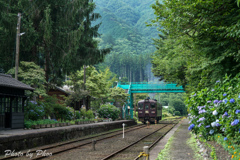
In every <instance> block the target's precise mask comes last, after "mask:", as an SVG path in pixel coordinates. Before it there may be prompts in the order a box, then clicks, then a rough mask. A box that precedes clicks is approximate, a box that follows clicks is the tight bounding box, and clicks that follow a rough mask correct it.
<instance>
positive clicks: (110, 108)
mask: <svg viewBox="0 0 240 160" xmlns="http://www.w3.org/2000/svg"><path fill="white" fill-rule="evenodd" d="M97 112H98V115H99V117H101V118H111V119H112V120H115V119H117V118H118V117H119V114H120V109H119V108H117V107H115V106H114V105H111V104H105V105H101V107H100V109H99V110H98V111H97Z"/></svg>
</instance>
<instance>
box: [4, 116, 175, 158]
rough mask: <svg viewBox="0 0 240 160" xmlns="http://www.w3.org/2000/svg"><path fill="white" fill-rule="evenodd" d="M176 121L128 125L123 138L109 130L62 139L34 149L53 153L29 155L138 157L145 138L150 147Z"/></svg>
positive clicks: (33, 151) (44, 156) (118, 133)
mask: <svg viewBox="0 0 240 160" xmlns="http://www.w3.org/2000/svg"><path fill="white" fill-rule="evenodd" d="M177 121H179V120H178V119H176V120H175V121H166V123H163V124H161V122H160V124H158V125H151V127H150V128H148V129H147V127H146V125H140V126H136V127H132V128H128V129H126V130H125V136H126V137H125V139H123V138H122V131H112V132H110V133H104V134H100V135H97V136H91V137H87V138H82V139H78V140H73V141H70V142H64V143H61V144H57V145H48V146H45V147H41V148H38V149H37V150H42V151H47V153H51V155H52V156H46V155H43V156H38V157H36V155H35V156H33V158H31V159H44V158H47V159H58V160H61V159H80V160H81V159H83V160H94V159H98V160H99V159H102V160H107V159H119V160H122V159H131V160H132V159H135V160H137V157H136V156H137V155H138V154H139V153H140V152H141V151H142V147H143V146H146V144H145V143H146V142H147V143H148V144H147V145H148V146H149V147H150V148H151V147H152V146H154V145H155V144H156V143H157V142H158V141H159V140H160V139H162V137H163V136H164V135H165V134H167V133H168V132H169V131H170V130H171V129H172V128H173V127H174V126H175V125H176V124H177ZM92 140H96V142H97V144H96V147H97V149H96V150H93V149H92V145H91V144H92ZM150 142H151V143H150ZM37 150H31V152H30V153H35V154H36V151H37ZM26 154H27V152H25V153H24V154H23V155H24V156H21V157H19V158H17V157H6V158H2V159H29V157H26ZM28 154H29V153H28ZM69 156H71V157H69ZM126 157H131V158H126ZM0 159H1V158H0Z"/></svg>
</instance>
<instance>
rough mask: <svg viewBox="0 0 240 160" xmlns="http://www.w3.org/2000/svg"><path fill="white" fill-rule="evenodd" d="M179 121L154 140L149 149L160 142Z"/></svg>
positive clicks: (136, 159)
mask: <svg viewBox="0 0 240 160" xmlns="http://www.w3.org/2000/svg"><path fill="white" fill-rule="evenodd" d="M177 124H178V123H175V124H174V125H173V126H172V127H171V128H170V129H169V130H168V131H167V132H166V133H164V134H163V135H162V136H161V137H159V138H158V139H157V140H156V141H154V142H153V143H152V144H151V145H150V146H149V149H150V148H152V147H153V146H154V145H155V144H156V143H158V142H159V141H160V140H161V139H162V138H163V137H164V136H165V135H166V134H167V133H168V132H169V131H171V130H172V129H173V127H175V126H176V125H177ZM138 159H139V157H138V156H137V157H136V158H135V159H134V160H138Z"/></svg>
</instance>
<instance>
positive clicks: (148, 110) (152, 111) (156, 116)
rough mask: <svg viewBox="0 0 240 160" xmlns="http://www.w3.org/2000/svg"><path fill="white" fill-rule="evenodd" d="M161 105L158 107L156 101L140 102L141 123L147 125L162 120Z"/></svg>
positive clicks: (145, 100)
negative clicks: (147, 122)
mask: <svg viewBox="0 0 240 160" xmlns="http://www.w3.org/2000/svg"><path fill="white" fill-rule="evenodd" d="M161 115H162V111H161V105H159V106H158V103H157V101H156V100H152V99H144V100H141V101H139V102H138V118H139V121H141V122H143V123H146V121H149V122H151V123H154V122H155V120H157V121H159V120H160V119H161Z"/></svg>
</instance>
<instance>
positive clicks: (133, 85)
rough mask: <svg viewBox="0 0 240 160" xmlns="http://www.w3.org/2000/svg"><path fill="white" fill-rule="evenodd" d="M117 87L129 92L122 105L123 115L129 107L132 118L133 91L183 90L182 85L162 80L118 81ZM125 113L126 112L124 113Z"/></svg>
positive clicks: (174, 91)
mask: <svg viewBox="0 0 240 160" xmlns="http://www.w3.org/2000/svg"><path fill="white" fill-rule="evenodd" d="M117 87H119V88H122V89H125V90H126V91H127V93H128V94H129V99H128V102H127V103H126V104H125V106H123V117H124V116H125V115H128V108H129V107H130V117H131V118H133V93H181V92H185V91H184V89H183V87H182V86H177V84H172V83H171V84H167V83H163V82H157V83H156V82H130V83H121V82H118V84H117ZM125 113H126V114H125Z"/></svg>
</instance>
